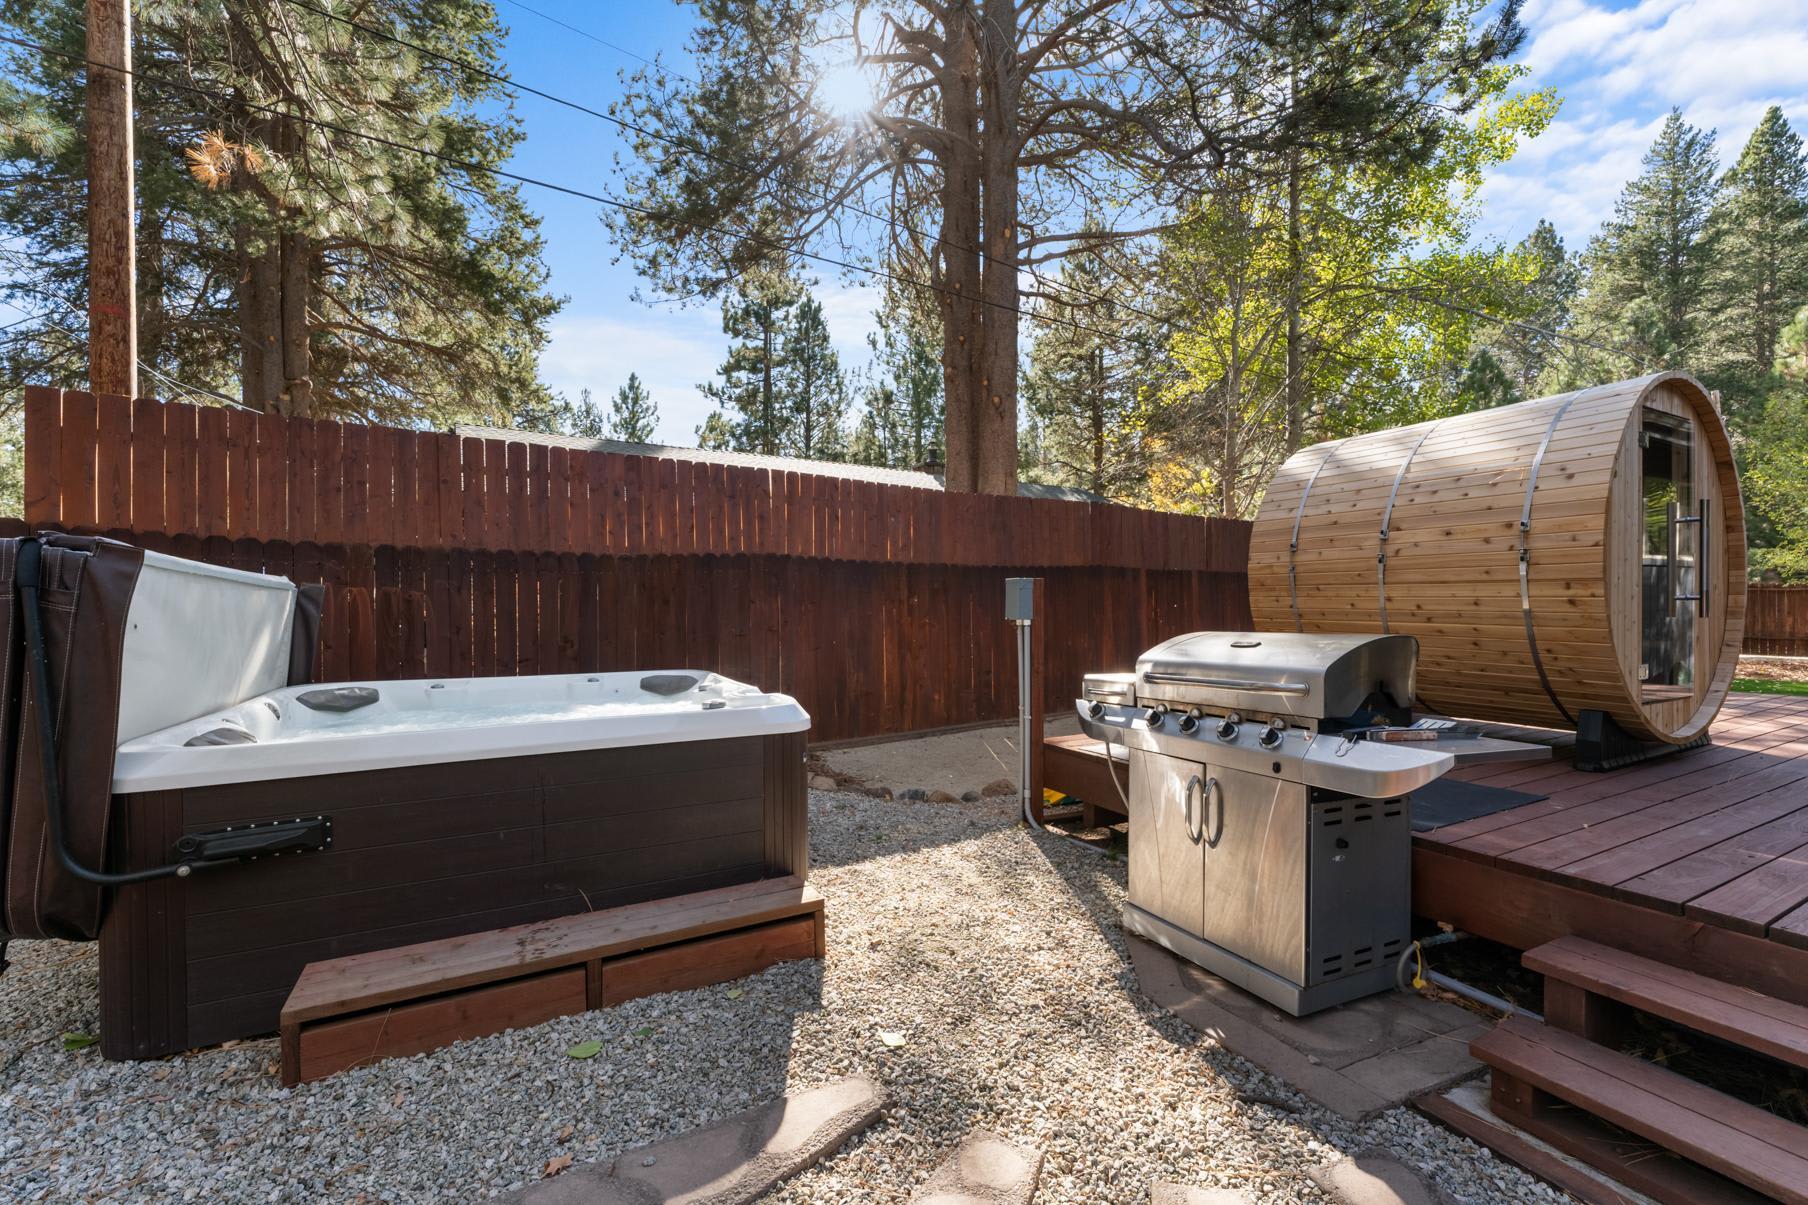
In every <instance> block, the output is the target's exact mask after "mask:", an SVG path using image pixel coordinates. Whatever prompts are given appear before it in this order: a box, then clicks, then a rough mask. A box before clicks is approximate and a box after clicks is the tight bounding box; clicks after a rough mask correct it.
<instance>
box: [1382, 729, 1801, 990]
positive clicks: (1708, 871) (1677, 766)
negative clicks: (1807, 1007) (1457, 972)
mask: <svg viewBox="0 0 1808 1205" xmlns="http://www.w3.org/2000/svg"><path fill="white" fill-rule="evenodd" d="M1458 777H1462V778H1466V779H1468V780H1470V781H1473V782H1482V783H1486V784H1489V785H1491V786H1500V787H1512V788H1515V789H1517V790H1521V791H1526V792H1530V793H1534V794H1540V795H1547V796H1549V798H1547V799H1544V800H1542V801H1540V802H1537V803H1530V804H1526V805H1525V806H1523V807H1518V808H1513V809H1511V810H1509V811H1505V812H1497V813H1495V814H1494V815H1491V816H1483V817H1480V818H1478V819H1475V820H1469V821H1465V822H1464V823H1461V824H1454V825H1450V826H1447V827H1445V828H1441V829H1436V830H1433V831H1432V832H1428V833H1422V834H1418V835H1417V836H1415V837H1414V851H1413V879H1414V882H1413V907H1414V911H1415V912H1417V913H1419V914H1420V915H1422V916H1428V917H1432V918H1434V919H1437V920H1442V921H1448V922H1450V923H1452V924H1454V925H1456V926H1458V927H1459V928H1462V929H1466V930H1468V931H1469V932H1472V933H1476V934H1478V935H1480V936H1483V937H1490V938H1493V939H1495V940H1497V941H1502V942H1505V943H1506V944H1508V945H1512V946H1514V947H1517V948H1519V949H1522V950H1523V949H1530V948H1532V947H1534V946H1537V945H1541V944H1543V943H1544V942H1546V941H1550V940H1552V939H1554V938H1557V937H1561V936H1564V935H1566V934H1575V935H1578V936H1582V937H1587V938H1590V939H1592V940H1595V941H1600V942H1603V943H1605V944H1608V945H1613V946H1617V947H1619V948H1621V949H1626V950H1631V951H1633V952H1635V953H1640V954H1644V955H1645V956H1647V957H1651V958H1656V959H1659V960H1662V961H1667V962H1670V963H1672V964H1674V965H1678V966H1684V967H1688V968H1691V969H1694V970H1697V971H1701V972H1702V973H1704V974H1708V975H1714V976H1716V977H1719V978H1726V979H1730V980H1731V981H1733V982H1737V983H1745V984H1748V985H1750V986H1751V987H1754V988H1756V989H1758V990H1760V991H1763V992H1766V993H1768V994H1770V995H1774V996H1778V997H1781V998H1783V999H1787V1000H1791V1001H1794V1002H1796V1003H1798V1004H1808V698H1802V697H1797V696H1788V695H1753V694H1735V695H1732V696H1730V698H1729V699H1728V701H1727V704H1726V707H1725V708H1724V709H1723V710H1722V711H1721V713H1720V716H1719V718H1718V719H1717V720H1716V721H1715V723H1714V726H1713V729H1712V743H1711V744H1710V745H1708V746H1706V747H1704V748H1700V749H1695V750H1691V751H1689V752H1686V753H1681V754H1677V755H1675V756H1673V757H1669V758H1664V759H1662V760H1659V761H1655V762H1649V763H1646V764H1644V765H1640V766H1635V767H1630V768H1628V769H1624V770H1618V771H1612V772H1609V773H1605V774H1588V773H1583V772H1581V771H1578V770H1575V769H1573V768H1572V767H1571V765H1570V763H1569V761H1568V759H1567V757H1565V756H1563V754H1562V753H1561V752H1560V754H1559V758H1558V760H1555V761H1550V762H1539V763H1533V764H1523V763H1521V764H1512V763H1508V764H1502V765H1491V766H1489V765H1484V766H1477V767H1475V768H1473V769H1471V770H1467V771H1459V772H1458Z"/></svg>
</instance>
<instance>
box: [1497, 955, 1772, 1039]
mask: <svg viewBox="0 0 1808 1205" xmlns="http://www.w3.org/2000/svg"><path fill="white" fill-rule="evenodd" d="M1523 961H1524V962H1525V965H1526V966H1527V967H1528V968H1529V969H1531V970H1534V971H1537V972H1539V973H1540V974H1542V975H1543V976H1544V977H1545V980H1546V983H1545V995H1546V1002H1545V1018H1546V1020H1547V1021H1549V1022H1550V1023H1551V1024H1553V1025H1556V1026H1557V1027H1558V1028H1561V1029H1568V1030H1570V1031H1572V1032H1576V1033H1581V1034H1583V1036H1585V1037H1593V1036H1596V1035H1595V1034H1592V1033H1590V1032H1588V1031H1589V1028H1590V1026H1591V1024H1593V1023H1594V1022H1593V1021H1592V1020H1591V1019H1590V1017H1589V1013H1590V1010H1592V1009H1594V1008H1595V1005H1594V1002H1593V1001H1590V1000H1587V999H1585V998H1583V997H1584V996H1595V997H1602V998H1605V999H1608V1000H1613V1001H1616V1002H1618V1003H1620V1004H1623V1005H1626V1006H1628V1007H1631V1008H1636V1009H1638V1010H1640V1011H1641V1012H1647V1013H1650V1014H1652V1015H1653V1016H1657V1017H1662V1018H1664V1019H1665V1020H1666V1021H1673V1022H1675V1023H1676V1024H1678V1025H1685V1026H1687V1027H1688V1028H1690V1029H1694V1030H1699V1031H1700V1032H1702V1033H1705V1034H1708V1035H1710V1036H1712V1037H1716V1038H1719V1039H1721V1040H1722V1041H1725V1042H1730V1043H1732V1044H1733V1045H1735V1046H1743V1047H1744V1048H1746V1049H1747V1050H1754V1051H1757V1052H1758V1053H1759V1054H1765V1055H1769V1056H1770V1057H1771V1058H1774V1059H1779V1060H1781V1061H1783V1062H1785V1063H1791V1064H1793V1065H1795V1066H1797V1067H1808V1008H1804V1007H1802V1006H1801V1005H1799V1004H1791V1003H1789V1002H1788V1001H1785V1000H1778V999H1776V998H1775V997H1773V996H1766V995H1764V994H1762V993H1760V992H1755V991H1753V990H1752V989H1751V988H1748V987H1741V986H1739V985H1738V984H1733V983H1727V982H1725V981H1723V980H1720V979H1710V978H1709V977H1708V976H1706V975H1701V974H1697V973H1696V972H1694V971H1685V970H1683V969H1682V968H1681V967H1675V966H1670V965H1668V964H1667V963H1662V962H1656V961H1653V960H1652V959H1649V958H1641V957H1640V956H1638V955H1637V954H1629V953H1627V952H1626V951H1624V950H1616V949H1614V948H1613V947H1611V946H1604V945H1601V944H1599V943H1597V942H1592V941H1585V940H1583V939H1582V938H1579V937H1561V938H1558V939H1557V940H1556V941H1553V942H1548V943H1546V944H1545V945H1542V946H1539V947H1538V948H1537V949H1535V950H1530V951H1528V952H1527V953H1526V955H1525V957H1524V960H1523ZM1558 985H1561V986H1558ZM1553 986H1558V990H1556V991H1553V990H1552V988H1553Z"/></svg>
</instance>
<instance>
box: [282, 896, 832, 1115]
mask: <svg viewBox="0 0 1808 1205" xmlns="http://www.w3.org/2000/svg"><path fill="white" fill-rule="evenodd" d="M824 937H825V933H824V929H823V898H822V896H821V894H820V893H818V892H817V891H816V889H815V888H813V887H810V886H809V885H808V884H806V883H805V882H804V881H803V880H802V879H801V878H799V877H797V876H795V875H790V876H785V877H783V878H773V879H763V880H760V881H758V882H753V883H743V884H740V885H738V886H734V887H722V888H718V889H716V890H714V891H700V892H697V893H695V894H692V895H682V896H674V897H670V898H667V899H660V900H649V901H647V902H645V903H640V904H629V905H626V906H623V907H620V908H609V909H605V910H603V911H600V912H585V913H579V914H577V915H575V916H563V917H558V918H555V919H553V920H546V921H539V922H536V923H534V924H530V925H516V926H513V927H511V928H507V929H493V930H490V931H488V932H484V933H471V934H466V935H464V936H460V937H448V938H443V939H441V940H438V941H427V942H420V943H418V944H416V945H409V946H398V947H396V948H395V949H390V950H376V951H372V952H370V953H365V954H353V955H348V956H347V957H344V958H334V959H329V960H326V961H323V962H314V963H309V964H308V966H307V968H306V969H305V970H304V971H303V972H302V974H301V978H300V979H299V980H297V982H296V984H295V988H294V990H293V991H292V992H290V993H289V998H288V1000H287V1002H286V1003H285V1004H284V1005H283V1009H282V1018H281V1029H280V1032H281V1037H282V1078H283V1083H284V1084H287V1085H294V1084H298V1083H303V1082H306V1081H308V1080H315V1079H320V1078H322V1077H324V1076H327V1075H331V1074H333V1073H334V1072H336V1071H343V1070H345V1069H347V1068H349V1067H354V1066H360V1065H362V1064H365V1063H370V1062H375V1061H377V1060H379V1059H385V1058H393V1057H396V1056H399V1055H408V1054H420V1053H422V1052H424V1051H428V1050H434V1049H437V1048H439V1047H441V1046H444V1045H447V1044H449V1043H451V1042H456V1041H460V1040H463V1039H465V1038H474V1037H482V1036H484V1035H486V1034H492V1033H498V1032H500V1031H502V1030H504V1029H511V1028H516V1027H519V1026H524V1025H537V1024H539V1023H541V1022H543V1021H549V1020H551V1019H552V1018H554V1017H561V1016H568V1015H570V1014H572V1013H576V1012H582V1011H584V1010H585V1009H590V1008H603V1007H606V1006H608V1005H612V1004H620V1003H621V1002H622V1001H624V1000H633V999H636V998H638V997H640V996H649V995H653V994H654V993H657V992H671V991H684V990H688V989H690V988H697V987H704V986H707V985H709V984H712V983H721V982H724V981H726V980H729V979H738V978H740V977H741V976H743V975H751V974H754V973H755V972H757V971H761V970H764V969H765V968H767V967H769V966H772V965H774V964H775V963H779V962H785V961H788V960H791V959H798V958H812V957H814V958H820V957H822V955H823V948H824Z"/></svg>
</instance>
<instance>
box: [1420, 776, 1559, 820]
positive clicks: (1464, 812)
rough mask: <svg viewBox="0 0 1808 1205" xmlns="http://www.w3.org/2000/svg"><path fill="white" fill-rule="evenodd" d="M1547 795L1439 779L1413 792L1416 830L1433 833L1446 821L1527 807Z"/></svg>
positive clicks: (1490, 814) (1471, 818)
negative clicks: (1433, 830)
mask: <svg viewBox="0 0 1808 1205" xmlns="http://www.w3.org/2000/svg"><path fill="white" fill-rule="evenodd" d="M1547 798H1549V796H1546V795H1533V794H1530V793H1528V792H1526V791H1511V790H1508V789H1507V788H1506V787H1490V786H1487V785H1485V784H1483V783H1479V782H1463V781H1462V780H1460V779H1455V778H1440V779H1438V780H1437V781H1436V782H1433V783H1432V784H1431V785H1430V786H1427V787H1421V788H1419V789H1418V790H1416V791H1414V792H1413V794H1412V826H1413V832H1415V833H1424V832H1430V831H1431V830H1432V829H1434V828H1443V827H1444V826H1445V825H1446V824H1460V823H1461V822H1463V821H1464V820H1474V819H1475V818H1476V817H1477V816H1492V815H1493V814H1494V813H1495V812H1504V811H1506V810H1507V809H1508V808H1517V807H1524V806H1525V805H1526V804H1528V803H1537V802H1538V801H1539V800H1540V799H1547Z"/></svg>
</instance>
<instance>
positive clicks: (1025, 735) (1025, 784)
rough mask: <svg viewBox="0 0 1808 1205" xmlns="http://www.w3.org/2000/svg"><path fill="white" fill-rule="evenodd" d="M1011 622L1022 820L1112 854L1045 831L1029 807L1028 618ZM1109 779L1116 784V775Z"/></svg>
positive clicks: (1038, 829) (1105, 852) (1092, 851)
mask: <svg viewBox="0 0 1808 1205" xmlns="http://www.w3.org/2000/svg"><path fill="white" fill-rule="evenodd" d="M1011 581H1018V579H1011ZM1011 622H1014V624H1016V630H1018V802H1020V803H1022V809H1023V823H1027V825H1029V827H1031V829H1034V830H1036V832H1047V834H1049V836H1058V838H1061V840H1065V841H1070V843H1072V845H1078V847H1079V849H1083V850H1087V852H1088V854H1101V856H1105V858H1110V854H1112V852H1110V850H1108V849H1099V847H1097V845H1090V843H1087V841H1081V840H1079V838H1076V836H1069V834H1065V832H1049V829H1047V827H1045V825H1041V823H1038V821H1036V814H1034V811H1032V809H1031V785H1032V783H1031V749H1032V745H1031V740H1032V738H1036V733H1032V731H1031V697H1029V684H1031V666H1029V659H1031V651H1029V624H1031V621H1029V619H1023V617H1020V615H1011ZM1112 782H1114V783H1116V782H1117V780H1116V778H1114V780H1112Z"/></svg>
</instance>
